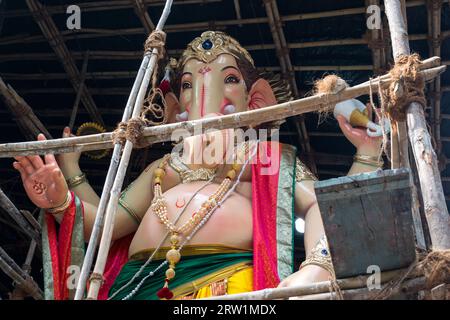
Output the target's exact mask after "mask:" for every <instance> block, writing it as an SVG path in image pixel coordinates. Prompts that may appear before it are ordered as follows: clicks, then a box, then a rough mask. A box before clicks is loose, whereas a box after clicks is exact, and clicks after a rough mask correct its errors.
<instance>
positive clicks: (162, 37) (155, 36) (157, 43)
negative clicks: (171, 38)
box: [144, 30, 166, 59]
mask: <svg viewBox="0 0 450 320" xmlns="http://www.w3.org/2000/svg"><path fill="white" fill-rule="evenodd" d="M165 45H166V33H165V32H164V31H161V30H154V31H153V32H152V33H150V35H149V36H148V38H147V40H145V43H144V52H145V53H149V52H152V51H153V49H158V59H161V58H162V57H164V54H165V51H164V47H165Z"/></svg>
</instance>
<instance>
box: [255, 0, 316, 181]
mask: <svg viewBox="0 0 450 320" xmlns="http://www.w3.org/2000/svg"><path fill="white" fill-rule="evenodd" d="M263 2H264V6H265V9H266V14H267V17H268V20H269V21H268V22H269V26H270V32H271V33H272V38H273V41H274V44H275V48H276V50H277V56H278V61H279V63H280V68H281V73H282V76H283V78H286V79H288V81H289V84H290V87H291V90H292V93H293V95H294V97H295V98H298V97H299V96H300V95H299V92H298V88H297V81H296V80H295V70H294V67H293V65H292V62H291V58H290V56H289V47H288V45H287V41H286V37H285V35H284V32H283V27H282V25H281V18H280V14H279V12H278V5H277V3H276V2H275V1H273V0H264V1H263ZM295 120H296V121H298V122H299V123H296V127H297V128H298V129H299V133H300V134H301V137H303V139H302V140H301V145H302V148H303V151H304V152H306V153H308V154H309V155H310V156H309V159H308V165H309V167H310V168H311V170H312V171H313V172H314V173H317V167H316V164H315V162H314V159H313V158H312V153H311V145H310V143H309V139H308V131H307V130H306V125H305V119H304V117H303V115H299V116H298V117H297V119H295Z"/></svg>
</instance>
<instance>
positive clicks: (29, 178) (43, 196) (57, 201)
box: [13, 134, 68, 209]
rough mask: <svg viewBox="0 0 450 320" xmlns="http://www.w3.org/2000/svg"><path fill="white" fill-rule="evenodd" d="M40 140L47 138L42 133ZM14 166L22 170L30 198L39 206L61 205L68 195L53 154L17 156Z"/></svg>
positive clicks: (24, 183) (52, 206)
mask: <svg viewBox="0 0 450 320" xmlns="http://www.w3.org/2000/svg"><path fill="white" fill-rule="evenodd" d="M38 140H45V137H44V135H42V134H40V135H39V136H38ZM15 159H16V160H17V161H16V162H14V163H13V167H14V168H15V169H16V170H18V171H19V172H20V176H21V178H22V182H23V186H24V188H25V191H26V193H27V195H28V197H29V198H30V200H31V201H32V202H33V203H34V204H35V205H36V206H37V207H39V208H44V209H47V208H54V207H57V206H59V205H61V204H62V203H63V202H64V200H65V197H66V195H67V190H68V188H67V184H66V181H65V179H64V176H63V174H62V172H61V170H60V169H59V167H58V164H57V163H56V160H55V157H54V156H53V155H52V154H47V155H45V157H44V160H45V162H44V161H43V160H42V158H41V157H40V156H26V157H15Z"/></svg>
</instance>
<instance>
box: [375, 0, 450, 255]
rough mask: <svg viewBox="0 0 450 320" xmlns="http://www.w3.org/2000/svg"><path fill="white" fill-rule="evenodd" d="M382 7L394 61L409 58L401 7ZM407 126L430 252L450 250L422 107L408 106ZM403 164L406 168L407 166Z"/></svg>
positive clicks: (449, 223)
mask: <svg viewBox="0 0 450 320" xmlns="http://www.w3.org/2000/svg"><path fill="white" fill-rule="evenodd" d="M384 4H385V8H386V16H387V18H388V21H389V29H390V33H391V42H392V49H393V54H394V58H397V57H399V56H400V55H409V54H410V48H409V42H408V31H407V29H406V25H405V21H404V19H403V13H402V6H401V3H400V2H399V1H398V0H384ZM407 124H408V128H407V129H408V136H409V140H410V143H411V147H412V150H413V152H414V158H415V161H416V165H417V171H418V174H419V180H420V186H421V189H422V196H423V201H424V206H425V216H426V219H427V222H428V227H429V230H430V236H431V242H432V246H433V249H449V248H450V216H449V214H448V210H447V205H446V203H445V196H444V191H443V188H442V182H441V177H440V172H439V168H438V163H437V157H436V153H435V151H434V150H433V146H432V144H431V138H430V134H429V133H428V129H427V123H426V120H425V116H424V106H421V105H420V104H418V103H416V102H413V103H411V105H410V106H409V108H408V110H407ZM401 142H402V141H401V140H400V143H401ZM402 161H406V159H405V158H403V159H402ZM404 163H405V164H406V162H404Z"/></svg>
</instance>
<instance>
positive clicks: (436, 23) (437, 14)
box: [427, 0, 443, 159]
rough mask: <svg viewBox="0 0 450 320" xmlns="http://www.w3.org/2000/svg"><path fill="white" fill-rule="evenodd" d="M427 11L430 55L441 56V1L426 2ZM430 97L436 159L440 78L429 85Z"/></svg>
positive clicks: (439, 138)
mask: <svg viewBox="0 0 450 320" xmlns="http://www.w3.org/2000/svg"><path fill="white" fill-rule="evenodd" d="M427 1H428V3H427V9H428V33H429V36H430V39H429V41H428V43H429V48H430V54H431V55H437V56H441V44H442V35H441V12H442V4H443V2H442V0H427ZM430 89H431V90H430V95H431V99H430V100H431V101H432V106H431V108H432V109H431V112H430V115H431V117H430V122H431V124H432V128H433V130H432V131H433V135H434V140H435V141H436V153H437V155H438V159H439V158H440V157H439V156H440V154H441V151H442V150H441V149H442V142H441V121H442V117H441V95H442V92H441V77H437V78H436V79H435V80H434V81H433V82H432V83H431V84H430Z"/></svg>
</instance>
